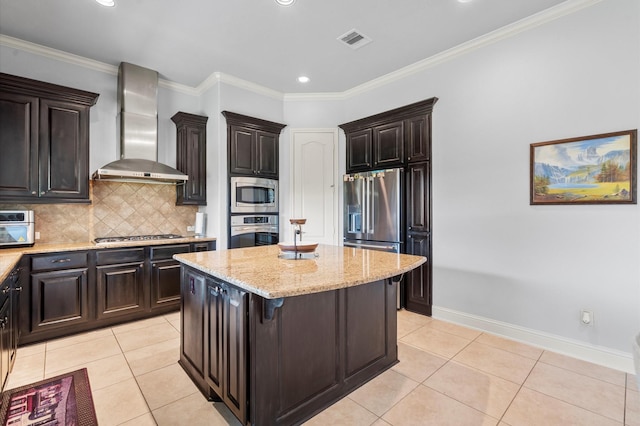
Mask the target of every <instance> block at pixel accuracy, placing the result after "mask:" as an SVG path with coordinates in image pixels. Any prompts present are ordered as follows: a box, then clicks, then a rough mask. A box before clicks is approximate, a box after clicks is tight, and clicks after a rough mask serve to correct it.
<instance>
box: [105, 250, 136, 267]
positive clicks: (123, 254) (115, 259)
mask: <svg viewBox="0 0 640 426" xmlns="http://www.w3.org/2000/svg"><path fill="white" fill-rule="evenodd" d="M130 262H144V247H139V248H134V249H122V250H104V251H99V252H97V253H96V264H97V265H112V264H118V263H130Z"/></svg>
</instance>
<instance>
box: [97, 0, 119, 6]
mask: <svg viewBox="0 0 640 426" xmlns="http://www.w3.org/2000/svg"><path fill="white" fill-rule="evenodd" d="M96 2H98V3H99V4H101V5H103V6H107V7H113V6H115V5H116V2H115V1H114V0H96Z"/></svg>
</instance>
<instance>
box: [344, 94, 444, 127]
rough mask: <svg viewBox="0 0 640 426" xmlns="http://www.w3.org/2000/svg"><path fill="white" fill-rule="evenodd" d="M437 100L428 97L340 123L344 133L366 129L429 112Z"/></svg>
mask: <svg viewBox="0 0 640 426" xmlns="http://www.w3.org/2000/svg"><path fill="white" fill-rule="evenodd" d="M437 101H438V98H435V97H434V98H430V99H426V100H424V101H420V102H416V103H413V104H409V105H405V106H403V107H400V108H395V109H391V110H389V111H385V112H381V113H379V114H375V115H372V116H369V117H365V118H361V119H358V120H355V121H350V122H348V123H344V124H340V125H338V127H340V128H341V129H342V130H344V131H345V133H350V132H354V131H356V130H361V129H366V128H370V127H374V126H379V125H382V124H387V123H391V122H394V121H398V120H402V119H405V118H410V117H415V116H416V115H418V114H429V113H431V111H432V110H433V106H434V105H435V103H436V102H437Z"/></svg>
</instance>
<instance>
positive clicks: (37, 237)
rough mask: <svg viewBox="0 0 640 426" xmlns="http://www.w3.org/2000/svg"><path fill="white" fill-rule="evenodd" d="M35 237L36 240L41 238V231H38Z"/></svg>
mask: <svg viewBox="0 0 640 426" xmlns="http://www.w3.org/2000/svg"><path fill="white" fill-rule="evenodd" d="M35 237H36V240H39V239H40V233H39V232H38V231H36V232H35Z"/></svg>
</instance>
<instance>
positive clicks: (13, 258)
mask: <svg viewBox="0 0 640 426" xmlns="http://www.w3.org/2000/svg"><path fill="white" fill-rule="evenodd" d="M210 241H216V238H215V237H183V238H173V239H168V240H150V241H126V242H124V241H123V242H117V243H104V244H96V243H94V242H93V241H86V242H80V243H50V244H38V243H36V244H34V245H33V246H31V247H16V248H6V249H0V283H1V282H2V281H3V280H4V279H5V278H6V277H7V276H8V275H9V273H11V271H12V270H13V268H14V267H15V266H16V265H17V264H18V262H19V261H20V258H21V257H22V255H23V254H44V253H56V252H65V251H77V250H100V249H112V248H122V247H142V246H159V245H167V244H184V243H204V242H210Z"/></svg>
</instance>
